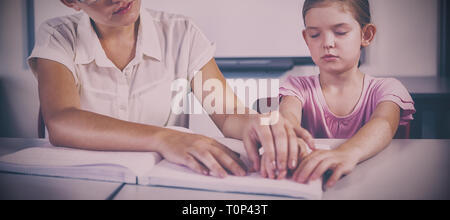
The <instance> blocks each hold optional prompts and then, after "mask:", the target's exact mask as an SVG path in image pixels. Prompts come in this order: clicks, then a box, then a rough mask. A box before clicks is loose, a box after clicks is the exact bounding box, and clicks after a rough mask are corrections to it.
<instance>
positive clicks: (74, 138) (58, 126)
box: [29, 0, 311, 178]
mask: <svg viewBox="0 0 450 220" xmlns="http://www.w3.org/2000/svg"><path fill="white" fill-rule="evenodd" d="M61 2H62V3H64V4H65V5H66V6H67V7H70V8H73V9H75V10H76V11H81V10H82V11H84V12H85V13H81V14H77V15H71V16H66V17H61V18H56V19H52V20H50V21H47V22H46V23H44V24H43V25H42V26H41V28H40V30H39V32H38V35H37V37H36V39H37V40H36V46H35V49H34V51H33V53H32V55H31V56H30V58H29V63H30V66H31V68H32V70H33V73H34V74H35V75H36V77H37V79H38V83H39V97H40V101H41V108H42V113H43V117H44V120H45V122H46V125H47V128H48V131H49V138H50V141H51V143H52V144H54V145H56V146H65V147H74V148H80V149H88V150H105V151H152V152H159V153H160V154H161V155H162V156H163V157H165V158H166V159H167V160H169V161H171V162H174V163H177V164H181V165H185V166H188V167H189V168H191V169H193V170H195V171H197V172H199V173H202V174H205V175H213V176H216V177H225V176H227V174H228V173H231V174H233V175H246V171H247V170H246V168H245V166H244V165H243V163H242V162H241V161H240V160H239V158H238V157H237V156H236V155H235V154H234V153H233V152H232V151H230V150H229V149H228V148H226V147H225V146H223V145H221V144H220V143H218V142H217V141H215V140H213V139H211V138H208V137H205V136H202V135H195V134H188V133H183V132H180V131H175V130H171V129H166V128H164V127H166V126H173V125H176V126H183V127H188V118H187V115H183V114H173V113H172V111H171V104H170V103H171V101H172V99H173V95H172V92H171V83H172V82H173V81H175V80H177V79H187V80H188V82H189V83H190V86H191V88H192V89H193V90H194V91H197V89H198V87H200V90H199V91H203V90H202V89H201V86H202V85H200V83H194V82H195V81H197V82H205V81H206V80H209V79H217V80H219V81H220V82H221V84H222V86H223V87H222V88H226V87H227V85H226V81H225V79H224V77H223V75H222V74H221V72H220V70H219V68H218V67H217V65H216V63H215V60H214V58H213V56H214V52H215V47H214V44H212V43H211V42H210V41H209V40H208V39H207V38H206V37H205V36H204V35H203V34H202V32H201V31H200V30H199V29H198V27H197V26H196V25H194V24H193V23H192V21H191V20H189V19H187V18H185V17H183V16H179V15H173V14H168V13H164V12H156V11H152V10H146V9H142V10H141V0H84V1H82V0H78V1H77V0H61ZM198 71H201V73H202V74H198V75H195V73H196V72H198ZM199 77H200V78H199ZM226 91H232V90H230V89H228V90H226ZM208 94H209V93H208V92H199V93H196V94H195V96H196V97H197V98H198V99H201V100H203V99H202V98H203V97H205V96H207V95H208ZM225 94H226V95H227V96H228V97H230V96H231V97H233V98H235V99H233V98H231V99H229V98H224V97H217V99H216V100H237V98H236V96H235V95H234V94H232V93H230V92H228V93H225ZM219 98H220V99H219ZM234 104H235V105H234ZM223 106H228V108H231V107H232V108H233V109H232V112H236V111H235V110H236V109H237V103H231V105H230V104H229V105H225V103H224V105H223ZM223 112H229V110H228V111H225V110H224V111H223ZM246 112H247V114H245V115H238V114H229V115H224V114H214V113H213V114H211V118H212V119H213V121H214V122H215V124H216V125H217V126H218V128H219V129H220V130H221V131H222V132H223V134H224V135H225V136H226V137H230V138H235V139H240V140H243V141H244V144H245V148H246V150H247V152H248V154H249V157H250V159H251V160H252V162H253V167H252V168H251V170H254V171H256V170H259V169H260V157H259V154H258V153H257V149H258V145H262V146H263V147H264V150H265V152H266V154H267V155H268V156H267V158H268V159H267V160H265V161H263V162H264V163H266V167H273V169H271V170H272V171H271V172H269V173H270V174H269V175H270V176H271V177H272V178H275V174H276V170H278V171H280V175H279V176H280V177H284V175H286V172H287V168H288V165H287V164H288V161H289V168H290V169H294V168H295V167H297V164H298V161H297V159H296V158H297V155H298V152H299V149H298V143H297V138H296V133H297V135H303V134H307V132H304V130H302V129H301V128H299V126H298V127H294V126H292V125H290V124H289V123H286V122H285V121H284V120H283V118H280V120H279V122H278V123H276V124H275V125H272V126H270V125H268V126H264V125H261V124H260V121H261V119H262V118H264V117H265V116H263V115H258V114H250V113H251V110H249V109H247V111H246ZM304 138H306V139H307V140H309V141H310V140H311V139H310V137H309V136H308V137H306V136H305V137H304ZM302 146H305V144H304V143H302ZM275 147H277V148H275ZM275 149H277V150H275ZM288 159H289V160H288ZM275 161H276V162H275Z"/></svg>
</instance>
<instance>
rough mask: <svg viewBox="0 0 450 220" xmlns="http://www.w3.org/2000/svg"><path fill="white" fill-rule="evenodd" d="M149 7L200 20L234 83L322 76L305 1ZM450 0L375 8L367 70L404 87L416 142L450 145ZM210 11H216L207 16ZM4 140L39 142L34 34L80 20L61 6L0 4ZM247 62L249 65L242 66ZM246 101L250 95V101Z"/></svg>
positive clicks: (155, 2) (10, 0) (218, 0)
mask: <svg viewBox="0 0 450 220" xmlns="http://www.w3.org/2000/svg"><path fill="white" fill-rule="evenodd" d="M142 1H143V4H144V6H145V7H148V8H153V9H158V10H165V11H169V12H175V13H180V14H185V15H187V16H189V17H192V18H193V19H194V21H195V22H196V23H197V24H198V26H199V27H200V28H201V29H202V30H203V31H204V33H205V34H206V35H207V36H208V38H209V39H210V40H212V41H214V42H216V43H217V47H218V51H217V59H218V63H219V65H220V67H221V69H222V71H223V72H224V75H225V76H226V77H227V78H228V79H235V78H244V79H245V78H247V79H248V78H272V79H280V80H281V81H282V80H283V79H285V78H286V77H287V76H289V75H310V74H317V73H318V69H317V68H316V67H315V66H314V65H313V64H312V62H311V59H310V58H309V53H308V51H307V48H306V46H305V44H304V42H303V39H302V37H301V34H300V33H301V28H303V22H302V21H301V6H302V3H303V0H283V1H279V0H227V1H223V0H142ZM448 5H449V4H448V3H447V1H446V0H375V1H374V0H372V1H371V7H372V16H373V22H374V23H375V24H376V25H377V27H378V33H377V36H376V38H375V42H374V43H373V44H372V45H371V46H370V47H369V48H368V49H366V50H365V51H364V56H363V58H362V60H361V62H362V66H361V69H362V71H363V72H365V73H366V74H370V75H373V76H389V77H396V78H398V79H400V80H401V81H402V82H403V83H404V84H405V86H406V87H407V88H408V90H409V91H410V93H412V95H413V98H414V99H415V101H416V107H417V109H418V113H417V114H416V115H415V118H416V120H415V121H414V123H413V124H412V127H411V129H412V130H411V137H412V138H428V139H438V138H440V139H444V138H445V139H450V128H449V125H450V117H449V115H450V107H449V103H450V101H449V100H450V98H449V97H450V92H449V91H450V89H449V83H448V80H447V78H448V76H449V75H450V73H449V70H448V62H447V60H448V51H449V50H448V44H447V37H448V26H449V24H448ZM205 9H208V10H205ZM0 10H1V11H0V27H1V31H0V137H18V138H35V137H38V132H37V128H38V127H37V121H38V111H39V99H38V93H37V92H38V90H37V81H36V79H35V78H34V77H33V75H32V74H31V72H30V69H29V68H28V67H27V64H26V58H27V56H28V55H29V53H30V50H31V49H32V47H33V42H34V32H35V31H36V30H37V28H38V26H39V25H40V23H41V22H43V21H45V20H46V19H48V18H52V17H56V16H60V15H66V14H70V13H76V12H75V11H72V10H71V9H68V8H66V7H65V6H63V5H62V4H61V3H60V2H59V0H2V1H0ZM242 61H245V62H242ZM244 95H245V94H244ZM191 119H192V122H191V125H192V128H193V129H194V130H195V131H197V132H202V133H205V132H206V133H208V134H210V135H211V136H216V134H217V135H218V134H219V133H220V132H218V130H217V129H216V128H214V126H213V125H212V122H211V121H210V120H209V119H208V117H207V116H206V115H194V116H192V117H191Z"/></svg>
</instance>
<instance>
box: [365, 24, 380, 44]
mask: <svg viewBox="0 0 450 220" xmlns="http://www.w3.org/2000/svg"><path fill="white" fill-rule="evenodd" d="M376 33H377V27H376V26H375V25H374V24H367V25H366V26H364V28H363V30H362V40H361V47H368V46H369V45H370V43H372V41H373V39H374V38H375V34H376Z"/></svg>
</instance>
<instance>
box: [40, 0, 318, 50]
mask: <svg viewBox="0 0 450 220" xmlns="http://www.w3.org/2000/svg"><path fill="white" fill-rule="evenodd" d="M303 2H304V0H281V1H280V0H142V5H143V7H146V8H151V9H155V10H162V11H166V12H171V13H177V14H183V15H186V16H188V17H191V18H192V19H193V20H194V22H195V23H196V24H197V25H198V26H199V27H200V28H201V29H202V31H203V32H204V33H205V35H206V36H207V37H208V38H209V39H210V40H211V41H213V42H215V43H216V45H217V52H216V57H220V58H239V57H261V58H264V57H310V53H309V51H308V48H307V46H306V44H305V42H304V41H303V38H302V36H301V31H302V30H303V28H304V25H303V20H302V15H301V8H302V6H303ZM34 5H35V26H39V25H40V24H41V23H42V22H44V21H45V20H47V19H49V18H52V17H57V16H63V15H68V14H73V13H75V11H74V10H72V9H70V8H67V7H66V6H64V5H63V4H62V3H60V2H59V0H36V1H35V4H34ZM36 30H37V28H36Z"/></svg>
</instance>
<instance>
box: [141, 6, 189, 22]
mask: <svg viewBox="0 0 450 220" xmlns="http://www.w3.org/2000/svg"><path fill="white" fill-rule="evenodd" d="M141 13H146V15H149V16H150V18H151V19H153V21H155V22H158V23H163V24H174V23H187V22H191V21H192V19H191V18H190V17H188V16H185V15H182V14H176V13H169V12H165V11H159V10H154V9H149V8H145V9H144V10H143V11H141Z"/></svg>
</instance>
